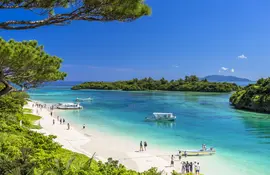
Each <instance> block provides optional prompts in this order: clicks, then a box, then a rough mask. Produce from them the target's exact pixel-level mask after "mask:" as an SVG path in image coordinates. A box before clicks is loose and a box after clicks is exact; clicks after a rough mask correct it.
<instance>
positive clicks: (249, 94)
mask: <svg viewBox="0 0 270 175" xmlns="http://www.w3.org/2000/svg"><path fill="white" fill-rule="evenodd" d="M230 102H231V104H232V105H233V106H234V107H235V108H237V109H246V110H251V111H255V112H263V113H270V78H266V79H259V80H258V81H257V83H256V84H250V85H248V86H246V87H245V88H244V89H242V90H238V91H236V92H235V93H234V94H232V96H231V97H230Z"/></svg>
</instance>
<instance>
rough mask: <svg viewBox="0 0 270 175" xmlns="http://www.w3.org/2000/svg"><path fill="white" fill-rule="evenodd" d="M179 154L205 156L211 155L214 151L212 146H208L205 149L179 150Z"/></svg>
mask: <svg viewBox="0 0 270 175" xmlns="http://www.w3.org/2000/svg"><path fill="white" fill-rule="evenodd" d="M180 151H181V152H180ZM180 151H179V155H181V156H206V155H213V154H215V153H216V150H215V149H214V148H210V149H207V150H202V149H201V150H180Z"/></svg>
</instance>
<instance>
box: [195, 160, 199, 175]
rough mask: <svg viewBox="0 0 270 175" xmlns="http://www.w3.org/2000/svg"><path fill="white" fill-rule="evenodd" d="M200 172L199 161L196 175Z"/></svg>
mask: <svg viewBox="0 0 270 175" xmlns="http://www.w3.org/2000/svg"><path fill="white" fill-rule="evenodd" d="M199 174H200V164H199V162H198V163H197V169H196V175H199Z"/></svg>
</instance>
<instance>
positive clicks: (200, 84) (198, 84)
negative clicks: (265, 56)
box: [72, 75, 241, 92]
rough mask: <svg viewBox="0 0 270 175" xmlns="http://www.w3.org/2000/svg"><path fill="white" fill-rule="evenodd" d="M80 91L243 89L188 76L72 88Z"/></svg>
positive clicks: (218, 90)
mask: <svg viewBox="0 0 270 175" xmlns="http://www.w3.org/2000/svg"><path fill="white" fill-rule="evenodd" d="M79 89H102V90H124V91H148V90H164V91H198V92H231V91H236V90H239V89H241V88H240V87H239V86H237V85H236V84H234V83H225V82H224V83H217V82H208V81H207V80H199V78H198V77H196V76H194V75H192V76H186V77H185V79H179V80H171V81H168V80H165V79H164V78H162V79H160V80H154V79H152V78H144V79H140V80H139V79H136V78H135V79H132V80H129V81H116V82H85V83H82V84H79V85H76V86H73V87H72V90H79Z"/></svg>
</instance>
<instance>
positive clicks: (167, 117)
mask: <svg viewBox="0 0 270 175" xmlns="http://www.w3.org/2000/svg"><path fill="white" fill-rule="evenodd" d="M175 120H176V116H174V115H173V113H160V112H154V113H153V116H152V117H146V118H145V121H149V122H152V121H175Z"/></svg>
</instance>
